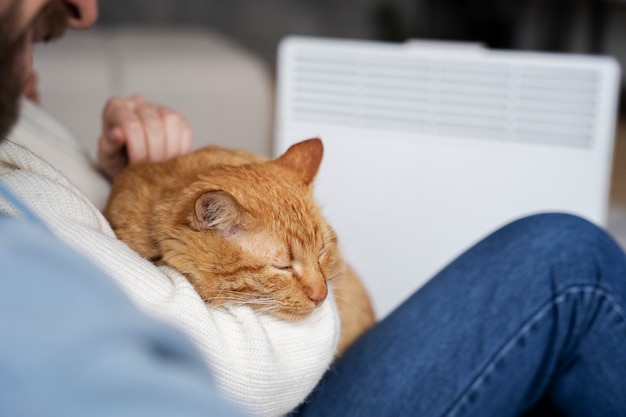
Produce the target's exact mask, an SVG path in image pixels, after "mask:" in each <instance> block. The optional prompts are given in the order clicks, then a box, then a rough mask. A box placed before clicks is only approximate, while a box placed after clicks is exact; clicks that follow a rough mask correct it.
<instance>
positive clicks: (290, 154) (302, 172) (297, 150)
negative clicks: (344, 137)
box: [274, 138, 324, 185]
mask: <svg viewBox="0 0 626 417" xmlns="http://www.w3.org/2000/svg"><path fill="white" fill-rule="evenodd" d="M323 155H324V146H323V145H322V141H321V140H320V139H318V138H314V139H309V140H305V141H303V142H299V143H296V144H294V145H291V147H290V148H289V149H287V152H285V153H284V154H282V155H281V156H280V157H279V158H278V159H276V160H275V161H274V162H275V163H277V164H279V165H281V166H283V167H285V168H288V169H290V170H291V171H293V172H295V173H296V174H297V175H298V177H299V178H300V179H301V180H302V182H304V184H305V185H310V184H311V183H313V180H314V179H315V176H316V175H317V171H318V170H319V168H320V164H321V163H322V156H323Z"/></svg>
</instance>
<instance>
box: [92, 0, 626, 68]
mask: <svg viewBox="0 0 626 417" xmlns="http://www.w3.org/2000/svg"><path fill="white" fill-rule="evenodd" d="M99 25H100V26H102V27H119V26H128V25H132V26H138V25H139V26H186V27H189V26H195V27H201V28H208V29H211V30H217V31H219V32H221V33H223V34H225V35H227V36H229V37H230V38H232V39H234V40H236V41H238V42H240V43H241V44H242V45H245V47H247V48H249V49H250V50H251V51H253V52H254V53H256V54H257V55H258V56H260V57H262V58H263V59H264V60H265V62H266V63H267V64H268V65H270V66H273V65H274V62H275V54H276V46H277V43H278V41H279V40H280V39H281V38H282V37H283V36H285V35H288V34H301V35H316V36H330V37H344V38H359V39H375V40H384V41H404V40H406V39H409V38H426V39H447V40H456V41H472V42H480V43H483V44H484V45H486V46H488V47H491V48H505V49H523V50H538V51H567V52H585V53H587V52H588V53H606V54H610V55H614V56H616V57H617V58H618V59H619V60H620V62H622V63H624V62H626V42H624V40H626V0H340V1H336V0H229V1H227V2H226V1H221V0H107V1H103V2H101V4H100V20H99Z"/></svg>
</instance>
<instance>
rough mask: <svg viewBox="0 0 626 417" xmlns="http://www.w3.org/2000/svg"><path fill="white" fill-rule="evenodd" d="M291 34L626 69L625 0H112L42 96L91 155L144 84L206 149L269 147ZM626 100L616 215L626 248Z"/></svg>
mask: <svg viewBox="0 0 626 417" xmlns="http://www.w3.org/2000/svg"><path fill="white" fill-rule="evenodd" d="M287 35H313V36H324V37H337V38H352V39H367V40H381V41H393V42H402V41H405V40H407V39H431V40H450V41H466V42H475V43H480V44H482V45H484V46H486V47H489V48H496V49H514V50H527V51H547V52H567V53H570V52H572V53H585V54H604V55H611V56H613V57H614V58H615V59H616V60H617V61H618V62H619V63H620V64H621V66H622V69H624V68H626V0H229V1H223V0H104V1H101V2H100V18H99V22H98V24H97V26H96V28H95V29H93V30H89V31H87V32H86V33H84V34H83V33H80V34H73V33H71V34H69V36H67V39H64V40H62V41H60V42H57V43H55V44H53V45H50V46H46V47H43V48H40V50H38V51H37V55H36V66H37V67H39V73H40V76H41V77H40V78H41V90H42V100H43V104H44V106H46V107H48V109H49V110H50V111H51V113H53V114H54V115H55V116H57V118H59V119H60V120H61V121H62V122H64V124H65V125H67V126H68V127H69V129H70V130H71V131H72V132H73V133H74V134H75V135H76V136H77V137H79V138H80V139H81V140H82V141H83V142H84V143H85V145H86V146H87V148H88V150H89V151H90V153H92V154H95V143H96V138H97V136H98V134H99V129H100V127H99V126H100V111H101V109H102V106H103V104H104V102H105V101H106V99H107V98H108V97H110V96H111V95H129V94H132V93H135V92H142V93H144V94H145V95H146V96H148V98H150V99H152V100H155V101H160V102H162V103H166V104H168V105H169V106H171V107H173V108H176V109H178V110H180V111H181V112H183V114H185V115H187V117H188V119H189V120H190V122H191V124H192V127H193V128H194V131H195V132H196V138H195V143H196V147H199V146H202V145H205V144H209V143H211V144H218V145H223V146H229V147H234V148H243V149H247V150H250V151H252V152H256V153H260V154H264V155H268V156H269V155H270V154H271V152H272V135H273V123H274V114H273V111H274V99H275V97H274V90H275V76H276V72H275V70H276V52H277V46H278V43H279V41H280V40H281V39H282V38H283V37H285V36H287ZM68 62H71V64H72V65H68ZM622 71H623V70H622ZM622 80H623V75H622ZM621 85H622V87H621V90H622V91H623V90H624V82H623V81H622V83H621ZM622 95H623V94H622ZM620 109H621V117H620V119H619V122H618V129H617V132H616V138H617V140H616V148H615V160H614V164H613V180H612V184H611V199H612V203H613V204H612V211H611V214H610V216H612V217H611V218H610V219H609V222H610V225H611V228H612V230H613V231H614V232H615V233H616V234H618V235H619V236H623V237H622V238H621V239H622V242H624V244H625V245H626V123H625V122H624V120H626V119H625V117H624V113H626V111H625V110H624V109H625V106H624V105H620ZM611 219H614V221H612V220H611ZM615 219H616V220H615Z"/></svg>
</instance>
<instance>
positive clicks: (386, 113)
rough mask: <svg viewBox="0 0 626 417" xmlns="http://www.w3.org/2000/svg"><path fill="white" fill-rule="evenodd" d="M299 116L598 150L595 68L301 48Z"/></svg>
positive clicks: (294, 108) (292, 106)
mask: <svg viewBox="0 0 626 417" xmlns="http://www.w3.org/2000/svg"><path fill="white" fill-rule="evenodd" d="M292 74H293V78H292V79H291V80H290V81H291V82H292V83H293V84H292V89H291V91H292V92H293V94H292V95H291V102H290V103H289V110H290V111H291V115H290V118H291V120H294V121H296V122H303V123H315V124H331V125H337V126H346V127H357V128H363V129H375V130H394V131H402V132H407V133H418V134H428V135H430V136H432V135H444V136H452V137H460V138H475V139H493V140H500V141H515V142H526V143H540V144H548V145H565V146H573V147H584V148H587V147H590V146H591V144H592V139H593V132H594V120H595V114H594V111H595V108H596V106H597V103H596V101H597V100H598V89H599V85H598V84H599V79H598V75H597V74H596V73H595V72H593V71H592V70H587V69H576V68H569V67H561V68H555V67H553V66H552V67H542V66H540V65H532V64H525V63H519V62H502V61H500V62H498V63H489V65H485V64H480V63H477V62H475V61H471V60H467V61H464V60H462V59H457V60H450V59H445V60H444V59H441V58H437V57H423V56H407V57H403V58H398V57H393V58H390V57H387V56H384V55H378V54H376V53H375V52H374V53H361V52H355V53H335V54H333V53H329V52H328V51H325V52H323V53H322V52H319V51H316V50H315V49H310V50H306V49H304V50H301V51H299V54H298V55H297V57H296V66H295V71H294V72H293V73H292Z"/></svg>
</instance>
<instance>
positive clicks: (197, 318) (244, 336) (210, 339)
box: [0, 109, 339, 416]
mask: <svg viewBox="0 0 626 417" xmlns="http://www.w3.org/2000/svg"><path fill="white" fill-rule="evenodd" d="M37 112H40V111H36V112H33V111H32V109H30V114H28V115H23V118H22V120H21V121H20V125H21V127H20V126H18V128H17V129H16V130H15V131H14V133H13V137H12V138H11V139H10V140H8V141H5V142H4V143H2V144H0V179H1V180H2V181H3V182H4V183H6V184H7V185H8V186H9V187H11V188H12V189H13V190H14V191H15V192H16V194H17V195H18V196H19V197H20V198H21V199H22V200H24V201H25V202H26V203H27V204H29V205H30V207H31V208H32V209H33V210H34V211H35V212H36V213H37V214H38V215H39V216H40V217H41V218H42V219H43V220H44V221H45V222H46V223H47V224H48V225H49V227H50V228H51V229H52V231H53V232H54V233H55V234H57V235H58V236H59V237H60V238H61V239H62V240H64V241H65V242H66V243H68V244H69V245H70V246H72V247H74V248H75V249H76V250H78V251H79V252H82V253H83V254H85V255H86V256H87V257H89V258H91V259H92V260H94V261H95V262H96V263H97V264H99V265H100V266H101V267H102V268H103V269H104V270H105V271H106V272H108V273H109V274H110V275H111V277H113V279H114V280H115V281H116V282H117V283H118V284H119V285H120V287H121V288H122V289H123V290H124V291H125V293H126V294H127V295H128V296H129V297H130V298H131V299H132V300H133V301H134V302H135V304H136V305H137V306H138V307H139V308H141V309H142V310H144V311H146V312H148V313H149V314H152V315H154V316H156V317H158V318H160V319H163V320H165V321H168V322H170V323H173V324H174V325H176V326H177V327H179V328H181V329H182V330H183V331H184V332H185V333H186V334H187V335H189V337H190V338H191V339H192V341H194V342H195V344H196V346H197V347H198V348H199V349H200V351H201V352H202V353H203V355H204V357H205V359H206V361H207V363H208V365H209V367H210V368H211V370H212V371H213V374H214V375H215V379H216V382H217V384H218V387H219V389H220V390H221V392H222V393H223V394H224V395H225V396H226V397H227V398H229V399H231V400H233V401H234V402H236V403H238V404H239V405H240V406H241V407H243V408H244V409H246V410H247V411H249V412H250V413H251V414H253V415H259V416H279V415H283V414H285V413H287V412H288V411H290V410H291V409H292V408H294V407H295V406H296V405H297V404H299V403H300V402H302V401H303V400H304V399H305V398H306V396H307V394H308V393H309V392H310V391H311V390H312V389H313V388H314V387H315V385H316V383H317V382H318V381H319V379H320V378H321V376H322V374H323V373H324V372H325V371H326V370H327V368H328V366H329V364H330V362H331V360H332V358H333V354H334V352H335V348H336V346H337V342H338V338H339V319H338V313H337V309H336V306H335V303H334V300H333V299H332V298H330V299H328V300H327V301H326V302H325V303H324V304H323V305H322V306H321V307H320V308H319V309H318V310H317V311H316V312H315V313H314V314H313V315H311V316H310V317H309V318H307V319H306V320H303V321H299V322H286V321H282V320H278V319H275V318H273V317H271V316H267V315H264V314H259V313H255V312H253V311H252V310H251V309H249V308H247V307H224V308H212V307H207V306H206V305H205V304H204V302H202V300H201V299H200V298H199V296H198V295H197V294H196V292H195V291H194V289H193V287H192V286H191V285H190V284H189V282H188V281H187V280H186V279H185V278H184V277H183V276H182V275H181V274H179V273H177V272H176V271H174V270H172V269H170V268H167V267H158V268H157V267H155V266H154V265H152V264H151V263H150V262H148V261H146V260H144V259H142V258H141V257H139V256H138V255H137V254H136V253H135V252H134V251H132V250H131V249H130V248H129V247H128V246H126V245H125V244H124V243H122V242H121V241H119V240H118V239H116V237H115V235H114V233H113V231H112V230H111V228H110V227H109V225H108V223H107V221H106V219H105V218H104V217H103V216H102V214H101V213H100V211H99V210H98V209H97V208H96V207H95V206H94V205H93V204H92V203H91V202H90V201H89V200H88V199H87V198H86V197H85V195H84V194H83V193H82V192H81V191H80V190H79V189H78V188H77V187H76V186H74V184H73V183H72V182H70V180H69V179H68V178H67V177H65V176H64V175H63V174H62V173H61V172H60V171H59V170H57V169H56V168H54V167H53V166H51V165H50V164H48V163H47V162H46V161H45V160H44V159H42V158H40V157H39V156H37V155H35V154H34V153H33V152H31V151H30V150H29V149H27V148H26V147H24V146H22V145H19V144H17V143H16V142H20V141H21V140H20V138H19V137H18V136H19V135H20V134H22V135H24V134H27V133H28V132H27V131H28V129H24V123H27V124H28V123H30V122H32V120H31V121H30V122H29V120H28V118H29V117H30V118H32V117H36V118H40V119H41V120H38V121H37V125H38V126H39V128H41V127H42V126H44V127H45V125H46V124H51V123H54V122H53V121H52V120H47V119H45V117H49V116H45V117H44V115H39V114H37ZM27 113H28V109H27ZM39 128H38V129H39ZM39 130H40V129H39ZM44 130H45V129H44ZM30 133H32V131H31V132H30ZM46 139H47V138H41V140H46ZM30 140H32V138H30ZM51 140H54V138H52V139H51ZM21 142H22V143H24V141H21ZM68 143H70V142H68ZM74 144H75V142H74ZM59 146H61V145H59ZM72 146H73V145H72ZM40 153H41V152H40ZM42 156H43V155H42ZM85 161H87V160H85ZM88 169H89V168H88V167H87V166H85V171H87V170H88ZM0 210H2V211H4V212H9V213H11V214H14V213H15V212H14V210H13V208H12V207H11V206H10V205H9V204H8V203H7V202H6V201H3V200H0Z"/></svg>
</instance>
